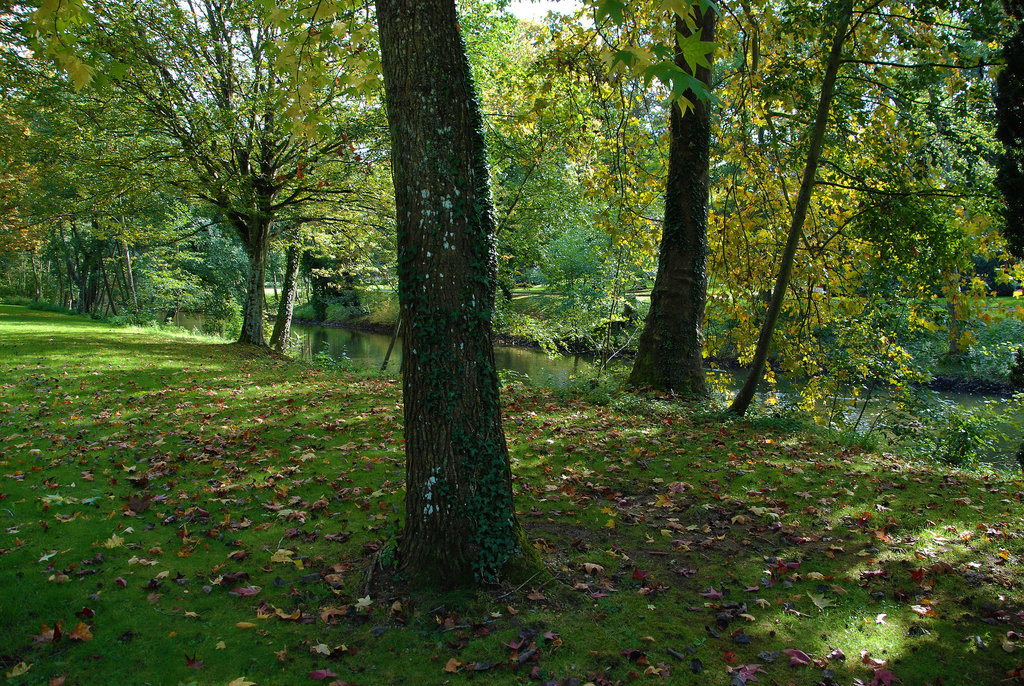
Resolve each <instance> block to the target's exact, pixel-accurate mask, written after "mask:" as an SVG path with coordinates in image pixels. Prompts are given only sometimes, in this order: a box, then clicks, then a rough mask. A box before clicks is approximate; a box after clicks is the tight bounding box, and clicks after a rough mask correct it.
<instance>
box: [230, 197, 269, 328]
mask: <svg viewBox="0 0 1024 686" xmlns="http://www.w3.org/2000/svg"><path fill="white" fill-rule="evenodd" d="M272 223H273V222H271V221H270V220H268V219H262V218H260V217H246V218H245V219H244V220H239V221H236V222H234V227H235V230H236V231H237V232H238V235H239V237H240V238H241V239H242V244H243V245H244V246H245V254H246V256H247V257H248V258H249V274H248V278H247V279H246V284H245V302H244V303H243V304H242V333H241V335H240V336H239V337H238V342H239V343H242V344H246V345H256V346H259V347H261V348H265V347H267V339H266V338H265V337H264V335H263V299H264V293H263V291H264V287H265V285H266V271H267V247H268V246H269V244H270V227H271V224H272Z"/></svg>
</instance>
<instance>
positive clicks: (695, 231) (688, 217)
mask: <svg viewBox="0 0 1024 686" xmlns="http://www.w3.org/2000/svg"><path fill="white" fill-rule="evenodd" d="M694 11H695V12H697V15H698V20H699V21H698V25H699V29H696V30H699V31H700V33H701V40H703V41H713V40H714V39H715V18H716V14H715V10H714V9H713V8H711V7H709V8H707V9H706V10H705V11H704V12H703V14H701V12H700V10H699V9H696V8H695V10H694ZM676 31H678V32H679V33H681V34H682V35H683V36H689V35H691V34H692V33H693V31H694V30H691V29H690V28H689V27H688V26H687V25H686V22H685V21H683V20H682V19H681V18H677V19H676ZM708 59H709V61H710V55H709V56H708ZM675 61H676V64H677V65H678V66H679V67H680V68H681V69H683V70H684V71H686V72H687V73H691V71H690V67H689V65H688V64H687V62H686V60H685V59H684V57H683V53H682V50H680V49H679V44H678V41H677V43H676V60H675ZM694 76H696V78H698V79H700V81H701V82H703V83H704V84H705V85H706V86H707V87H708V88H709V89H710V87H711V69H710V68H707V67H698V68H697V70H696V74H694ZM684 96H685V97H686V98H688V99H689V100H690V101H691V102H693V103H694V110H693V111H692V112H690V113H688V114H686V115H684V114H683V112H682V110H681V109H680V107H679V105H678V104H674V105H672V108H671V119H670V121H669V135H670V137H669V153H668V155H669V157H668V181H667V183H666V187H665V221H664V222H663V226H662V231H661V248H660V250H659V254H658V274H657V276H656V277H655V280H654V289H653V290H652V291H651V309H650V311H649V312H648V313H647V320H646V321H645V322H644V330H643V332H642V333H641V334H640V341H639V343H638V344H637V354H636V359H635V360H634V362H633V370H632V372H631V373H630V375H629V383H631V384H633V385H635V386H653V387H655V388H660V389H664V390H671V391H675V392H677V393H681V394H684V395H690V396H696V397H702V396H704V395H706V393H707V389H706V388H705V385H704V355H703V349H704V336H703V331H704V306H705V303H706V301H707V289H708V276H707V254H708V191H709V185H710V181H709V150H710V145H711V108H710V103H708V102H705V101H701V100H700V99H699V98H697V96H696V95H695V94H694V93H692V92H690V91H687V92H686V93H685V94H684Z"/></svg>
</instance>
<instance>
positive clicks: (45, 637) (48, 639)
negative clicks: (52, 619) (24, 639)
mask: <svg viewBox="0 0 1024 686" xmlns="http://www.w3.org/2000/svg"><path fill="white" fill-rule="evenodd" d="M42 625H43V628H42V631H40V632H39V633H38V634H33V636H32V642H33V643H55V642H57V641H59V640H60V637H61V636H63V632H62V631H61V630H60V620H59V619H57V624H56V626H55V627H54V628H52V629H50V628H49V627H47V626H46V623H42Z"/></svg>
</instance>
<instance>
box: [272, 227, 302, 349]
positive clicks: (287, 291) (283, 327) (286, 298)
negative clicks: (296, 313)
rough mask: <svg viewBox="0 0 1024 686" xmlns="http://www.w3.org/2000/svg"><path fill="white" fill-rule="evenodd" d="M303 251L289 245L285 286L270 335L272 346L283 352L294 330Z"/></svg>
mask: <svg viewBox="0 0 1024 686" xmlns="http://www.w3.org/2000/svg"><path fill="white" fill-rule="evenodd" d="M301 257H302V251H301V250H300V249H299V246H297V245H294V244H292V245H289V246H288V252H287V257H286V262H287V264H286V266H285V271H284V288H282V290H281V296H280V299H279V300H278V303H277V320H276V321H275V322H274V333H272V334H271V335H270V347H272V348H273V349H274V350H276V351H277V352H279V353H283V352H284V351H285V349H286V348H287V347H288V335H289V334H290V333H291V330H292V311H293V310H294V309H295V294H296V292H297V291H298V289H299V259H300V258H301Z"/></svg>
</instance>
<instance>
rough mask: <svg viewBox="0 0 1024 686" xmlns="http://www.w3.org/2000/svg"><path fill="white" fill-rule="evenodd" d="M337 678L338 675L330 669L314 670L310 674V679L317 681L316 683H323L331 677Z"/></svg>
mask: <svg viewBox="0 0 1024 686" xmlns="http://www.w3.org/2000/svg"><path fill="white" fill-rule="evenodd" d="M336 676H338V675H337V674H335V673H334V672H332V671H331V670H329V669H314V670H313V671H312V672H310V673H309V678H310V679H315V680H316V681H323V680H324V679H330V678H331V677H336Z"/></svg>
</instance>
